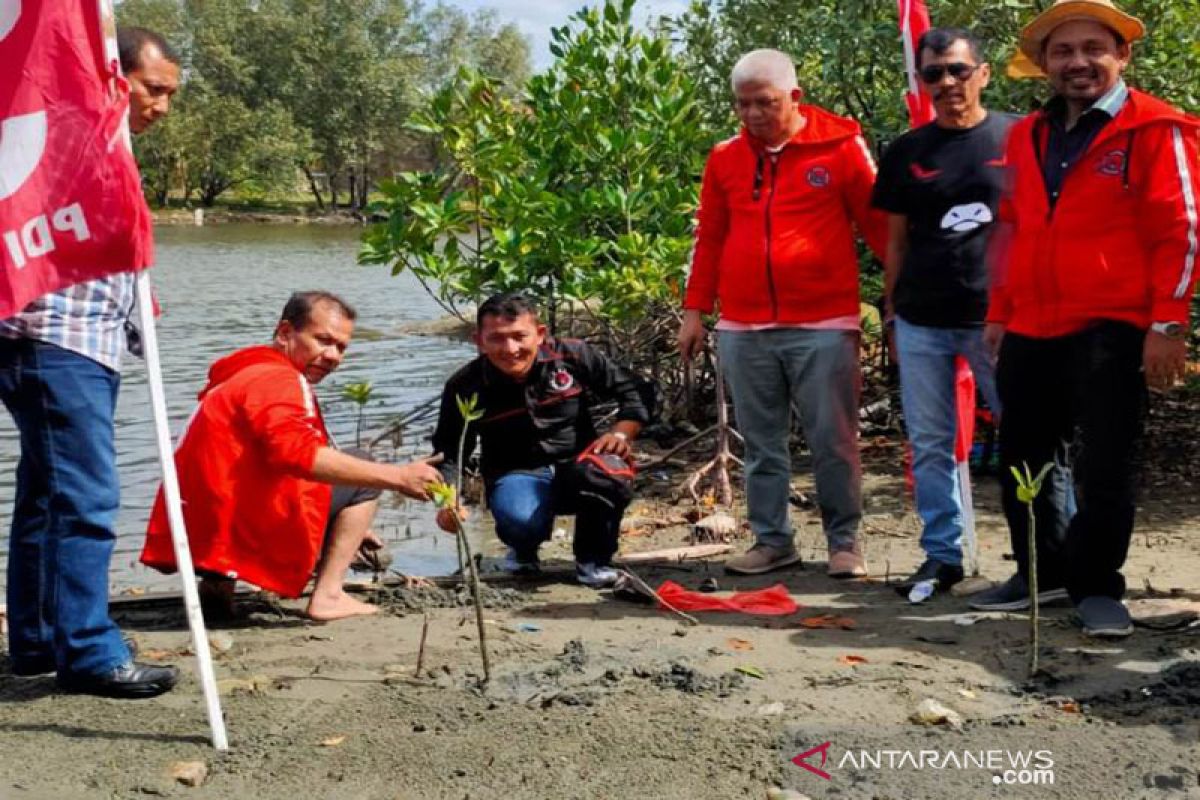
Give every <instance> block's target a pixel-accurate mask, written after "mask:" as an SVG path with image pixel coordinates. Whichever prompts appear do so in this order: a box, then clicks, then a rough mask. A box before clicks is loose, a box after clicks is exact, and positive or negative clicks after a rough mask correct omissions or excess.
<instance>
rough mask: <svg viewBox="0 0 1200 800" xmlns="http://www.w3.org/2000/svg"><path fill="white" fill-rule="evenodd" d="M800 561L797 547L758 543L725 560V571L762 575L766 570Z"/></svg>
mask: <svg viewBox="0 0 1200 800" xmlns="http://www.w3.org/2000/svg"><path fill="white" fill-rule="evenodd" d="M798 563H800V553H799V552H797V551H796V548H794V547H789V548H786V549H785V548H782V547H771V546H770V545H766V544H756V545H754V546H753V547H751V548H750V549H749V550H747V551H746V552H745V553H742V554H741V555H740V556H735V557H733V558H731V559H729V560H728V561H726V562H725V571H726V572H732V573H733V574H735V575H761V574H762V573H764V572H770V571H772V570H776V569H781V568H783V567H788V566H791V565H792V564H798Z"/></svg>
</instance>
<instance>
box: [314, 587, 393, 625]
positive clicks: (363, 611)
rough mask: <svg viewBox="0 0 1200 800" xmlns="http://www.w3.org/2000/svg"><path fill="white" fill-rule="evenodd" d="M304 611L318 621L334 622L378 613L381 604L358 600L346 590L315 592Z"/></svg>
mask: <svg viewBox="0 0 1200 800" xmlns="http://www.w3.org/2000/svg"><path fill="white" fill-rule="evenodd" d="M304 613H305V615H306V616H307V617H308V618H309V619H313V620H316V621H318V622H332V621H333V620H336V619H345V618H346V617H361V616H368V615H370V614H378V613H379V606H376V605H372V604H371V603H364V602H363V601H362V600H356V599H355V598H353V597H351V596H350V595H348V594H346V593H345V592H338V593H337V594H336V595H317V594H313V596H312V597H310V598H309V599H308V607H307V608H305V609H304Z"/></svg>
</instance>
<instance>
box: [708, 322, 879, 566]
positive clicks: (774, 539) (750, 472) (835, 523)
mask: <svg viewBox="0 0 1200 800" xmlns="http://www.w3.org/2000/svg"><path fill="white" fill-rule="evenodd" d="M858 338H859V334H858V332H857V331H839V330H806V329H799V328H776V329H771V330H763V331H720V332H719V334H718V345H717V346H718V352H719V354H720V357H721V370H722V372H724V374H725V378H726V381H727V382H728V383H729V387H730V390H731V391H732V393H733V407H734V413H735V415H736V417H737V424H738V431H739V432H740V433H741V434H742V436H743V437H744V438H745V440H746V505H747V507H748V515H749V518H750V529H751V530H752V531H753V532H754V536H755V539H756V540H757V542H758V543H759V544H765V545H770V546H771V547H779V548H791V547H793V546H794V544H793V542H792V528H791V522H790V520H789V518H788V494H789V492H790V490H791V475H792V465H791V453H790V452H789V450H788V439H789V435H790V431H791V414H792V411H793V410H794V411H795V413H796V414H797V415H798V416H799V418H800V425H801V428H802V430H803V431H804V438H805V439H806V440H807V441H808V446H809V449H810V450H811V452H812V461H813V477H814V478H815V480H816V485H817V503H818V506H819V507H820V509H821V521H822V525H823V527H824V529H825V536H826V538H827V540H828V542H829V549H830V550H831V551H837V550H850V549H853V548H854V547H855V544H856V541H857V536H858V527H859V523H860V522H861V520H862V466H861V464H860V462H859V455H858V401H859V395H860V393H861V381H862V375H861V372H860V371H859V364H858Z"/></svg>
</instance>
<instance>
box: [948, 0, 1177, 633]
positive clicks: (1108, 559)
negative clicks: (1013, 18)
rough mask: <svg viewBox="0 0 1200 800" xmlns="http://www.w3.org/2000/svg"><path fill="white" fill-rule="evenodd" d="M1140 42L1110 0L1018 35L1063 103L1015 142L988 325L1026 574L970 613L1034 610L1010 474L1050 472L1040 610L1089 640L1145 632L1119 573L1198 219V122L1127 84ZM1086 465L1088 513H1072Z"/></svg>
mask: <svg viewBox="0 0 1200 800" xmlns="http://www.w3.org/2000/svg"><path fill="white" fill-rule="evenodd" d="M1144 35H1145V26H1143V24H1142V22H1141V21H1140V20H1138V19H1137V18H1136V17H1132V16H1130V15H1128V14H1125V13H1123V12H1122V11H1120V10H1119V9H1117V8H1116V7H1115V6H1114V5H1113V4H1112V3H1111V2H1109V0H1059V2H1056V3H1055V4H1054V5H1052V6H1051V7H1050V8H1049V9H1047V10H1046V11H1045V12H1043V13H1042V14H1040V15H1038V17H1037V18H1035V19H1034V20H1033V22H1031V23H1030V24H1029V25H1028V26H1027V27H1026V28H1025V29H1024V31H1023V32H1022V34H1021V39H1020V48H1021V52H1022V53H1023V54H1024V55H1025V56H1026V57H1027V58H1028V59H1029V60H1030V61H1032V62H1033V63H1035V64H1036V65H1037V66H1038V67H1039V68H1040V69H1041V70H1042V72H1044V73H1045V74H1046V77H1047V78H1048V79H1049V83H1050V86H1051V88H1053V90H1054V97H1053V98H1052V99H1051V100H1050V101H1049V102H1048V103H1047V104H1046V105H1045V107H1044V108H1043V109H1042V110H1040V111H1038V112H1035V113H1034V114H1031V115H1030V116H1028V117H1026V118H1025V119H1023V120H1021V121H1020V122H1019V123H1017V125H1016V126H1014V128H1013V130H1012V134H1011V135H1010V137H1009V142H1008V148H1007V155H1006V159H1007V162H1008V166H1009V169H1010V170H1011V175H1010V182H1009V189H1008V192H1007V194H1006V197H1005V198H1004V200H1003V201H1002V202H1001V205H1000V220H1001V223H1002V225H1003V226H1004V230H1006V235H1004V236H1003V237H998V238H1002V240H1003V241H1004V242H1005V244H1006V246H1005V247H1004V248H1003V253H1002V254H998V255H1001V256H1002V257H1000V258H998V260H997V267H998V269H997V273H996V276H995V278H994V280H993V291H992V297H991V305H990V309H989V312H988V323H989V324H988V330H987V333H986V334H985V335H986V337H987V339H988V340H989V342H990V343H991V344H993V345H994V346H996V347H998V348H999V355H1000V361H999V364H998V366H997V384H998V387H999V391H1000V398H1001V400H1002V401H1003V403H1004V417H1003V420H1002V421H1001V424H1000V453H1001V458H1002V461H1003V468H1002V470H1001V478H1002V489H1003V494H1002V497H1003V501H1004V510H1005V513H1006V515H1007V517H1008V524H1009V530H1010V533H1011V537H1012V547H1013V552H1014V553H1015V554H1016V557H1017V569H1018V571H1017V574H1015V575H1014V576H1013V577H1012V578H1011V579H1009V580H1008V581H1007V582H1006V583H1005V584H1004V585H1003V586H1000V587H998V588H996V589H995V590H994V591H991V592H988V593H985V594H981V595H979V596H977V597H976V599H975V600H974V601H973V602H972V604H971V605H972V606H973V607H975V608H979V609H991V610H1012V609H1019V608H1024V607H1027V606H1028V605H1029V602H1030V600H1029V597H1030V594H1031V591H1030V588H1029V582H1028V580H1027V577H1028V574H1029V557H1028V556H1029V554H1028V551H1027V547H1026V542H1027V537H1028V528H1027V525H1028V522H1027V519H1028V517H1027V514H1026V509H1025V506H1024V504H1023V503H1022V502H1020V500H1019V498H1018V496H1017V485H1016V482H1015V480H1014V479H1013V476H1012V475H1011V474H1010V467H1011V468H1016V469H1023V468H1024V465H1025V464H1028V465H1029V467H1030V469H1032V470H1033V471H1034V472H1035V473H1036V472H1038V471H1039V470H1040V469H1041V468H1042V467H1043V465H1047V466H1049V467H1050V471H1049V473H1048V474H1047V476H1046V478H1045V483H1044V484H1043V486H1042V489H1041V492H1040V493H1039V494H1038V496H1037V498H1036V500H1035V502H1034V512H1035V516H1036V520H1037V536H1038V541H1037V578H1038V590H1037V591H1038V597H1039V599H1041V600H1045V599H1053V598H1061V597H1063V596H1064V595H1067V594H1069V596H1070V599H1071V601H1072V602H1073V603H1074V605H1075V609H1076V612H1077V614H1078V616H1079V619H1080V622H1081V623H1082V626H1083V630H1084V633H1086V634H1090V635H1093V636H1107V637H1119V636H1127V635H1128V634H1130V633H1131V632H1132V631H1133V626H1132V624H1131V620H1130V616H1129V612H1128V610H1126V608H1125V606H1124V605H1123V604H1122V602H1121V598H1122V596H1123V595H1124V592H1125V578H1124V577H1123V576H1122V574H1121V567H1122V566H1123V565H1124V562H1125V556H1126V554H1127V552H1128V550H1129V541H1130V538H1131V536H1132V534H1133V523H1134V481H1135V470H1134V467H1133V464H1134V462H1135V454H1136V450H1137V444H1138V440H1139V439H1140V437H1141V428H1142V420H1143V417H1144V415H1145V410H1146V388H1147V385H1149V386H1150V387H1151V388H1156V389H1160V390H1163V389H1167V388H1170V386H1171V385H1172V384H1174V383H1175V381H1177V380H1178V379H1179V378H1180V377H1181V376H1182V373H1183V367H1184V358H1185V356H1186V352H1187V347H1186V333H1187V330H1186V329H1187V324H1188V307H1189V303H1190V300H1191V295H1192V288H1193V285H1194V282H1195V271H1196V266H1197V264H1196V260H1197V256H1198V253H1197V238H1198V236H1200V221H1198V219H1197V216H1198V212H1197V195H1198V194H1200V182H1198V174H1200V164H1198V163H1197V140H1198V139H1200V120H1197V119H1195V118H1193V117H1190V116H1187V115H1185V114H1183V113H1181V112H1180V111H1178V110H1176V109H1175V108H1173V107H1171V106H1170V105H1168V104H1167V103H1164V102H1162V101H1161V100H1158V99H1156V98H1154V97H1151V96H1150V95H1148V94H1145V93H1143V92H1139V91H1137V90H1136V89H1132V88H1129V87H1127V86H1126V85H1125V82H1124V81H1123V80H1122V77H1121V75H1122V73H1123V72H1124V70H1125V68H1126V67H1127V66H1128V64H1129V59H1130V55H1131V53H1130V43H1131V42H1133V41H1135V40H1137V39H1140V38H1141V37H1142V36H1144ZM1072 467H1074V478H1075V479H1076V481H1075V490H1076V491H1075V497H1076V498H1077V500H1078V506H1077V510H1076V509H1075V508H1074V507H1073V504H1072V502H1071V481H1072Z"/></svg>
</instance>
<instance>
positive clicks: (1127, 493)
mask: <svg viewBox="0 0 1200 800" xmlns="http://www.w3.org/2000/svg"><path fill="white" fill-rule="evenodd" d="M1144 341H1145V332H1144V331H1142V330H1141V329H1140V328H1137V327H1135V326H1133V325H1129V324H1127V323H1123V322H1112V321H1103V322H1099V323H1096V324H1095V325H1093V326H1091V327H1089V328H1087V329H1086V330H1084V331H1081V332H1079V333H1075V334H1071V335H1069V336H1060V337H1055V338H1051V339H1034V338H1030V337H1027V336H1019V335H1016V334H1011V333H1010V334H1008V335H1006V336H1005V337H1004V343H1003V345H1002V346H1001V348H1000V363H999V365H998V367H997V372H996V383H997V388H998V389H999V393H1000V402H1001V404H1002V406H1003V415H1002V417H1001V420H1000V458H1001V462H1002V467H1001V471H1000V481H1001V489H1002V498H1003V502H1004V513H1005V516H1006V517H1007V518H1008V528H1009V534H1010V536H1011V537H1012V548H1013V553H1014V554H1016V558H1017V567H1018V569H1019V570H1020V572H1021V574H1022V575H1026V576H1027V575H1028V568H1029V558H1028V556H1029V553H1028V533H1029V521H1028V510H1027V507H1026V505H1025V504H1024V503H1022V502H1020V501H1019V500H1018V499H1017V496H1016V487H1017V484H1016V480H1015V479H1014V478H1013V476H1012V474H1011V472H1010V469H1009V468H1010V467H1011V466H1015V467H1017V469H1019V470H1022V471H1023V470H1024V465H1025V464H1028V465H1029V468H1030V470H1031V471H1032V472H1033V473H1034V474H1035V475H1036V474H1037V472H1038V471H1039V470H1040V469H1041V468H1042V466H1043V465H1044V464H1047V463H1053V464H1054V467H1053V468H1052V469H1051V471H1050V473H1049V474H1048V475H1047V477H1046V480H1045V482H1044V483H1043V485H1042V491H1041V493H1040V494H1039V495H1038V497H1037V499H1036V500H1035V502H1034V515H1035V519H1036V522H1037V548H1038V552H1037V557H1038V580H1039V583H1040V586H1039V588H1041V589H1048V588H1057V587H1064V586H1065V587H1066V589H1067V591H1068V592H1069V593H1070V595H1071V599H1072V600H1074V601H1075V602H1076V603H1078V602H1079V601H1080V600H1082V599H1083V598H1085V597H1092V596H1097V595H1103V596H1108V597H1113V598H1117V599H1120V597H1121V596H1122V595H1123V594H1124V593H1125V578H1124V576H1122V575H1121V567H1122V566H1123V565H1124V563H1125V556H1126V554H1127V553H1128V551H1129V540H1130V538H1131V537H1132V535H1133V515H1134V480H1135V470H1136V468H1135V465H1134V461H1135V456H1136V455H1137V449H1138V445H1139V443H1140V440H1141V436H1142V430H1143V424H1144V419H1145V412H1146V381H1145V376H1144V374H1143V373H1142V348H1143V345H1144ZM1076 504H1077V505H1076Z"/></svg>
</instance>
